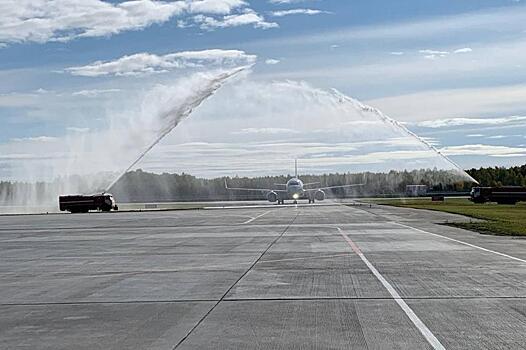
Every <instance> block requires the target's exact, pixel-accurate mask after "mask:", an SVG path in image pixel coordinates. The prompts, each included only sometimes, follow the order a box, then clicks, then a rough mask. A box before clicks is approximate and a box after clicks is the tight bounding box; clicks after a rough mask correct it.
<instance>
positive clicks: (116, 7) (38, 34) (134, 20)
mask: <svg viewBox="0 0 526 350" xmlns="http://www.w3.org/2000/svg"><path fill="white" fill-rule="evenodd" d="M186 7H187V3H186V2H184V1H174V2H165V1H152V0H136V1H123V2H120V3H117V4H112V3H109V2H105V1H100V0H55V1H47V0H6V1H2V2H1V3H0V42H24V41H30V42H40V43H43V42H46V41H68V40H71V39H73V38H77V37H96V36H105V35H111V34H116V33H119V32H122V31H126V30H138V29H142V28H145V27H147V26H150V25H151V24H154V23H162V22H166V21H168V20H169V19H170V18H171V17H173V16H175V15H178V14H180V13H182V12H183V11H184V10H185V9H186Z"/></svg>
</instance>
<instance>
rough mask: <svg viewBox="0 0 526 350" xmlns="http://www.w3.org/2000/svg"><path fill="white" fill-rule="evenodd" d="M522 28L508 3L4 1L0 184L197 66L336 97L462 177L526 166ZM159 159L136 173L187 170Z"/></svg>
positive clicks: (516, 7) (520, 16)
mask: <svg viewBox="0 0 526 350" xmlns="http://www.w3.org/2000/svg"><path fill="white" fill-rule="evenodd" d="M525 23H526V5H524V4H523V3H522V2H521V1H514V0H487V1H481V0H477V1H471V0H463V1H436V0H435V1H427V0H414V1H411V0H408V1H388V0H373V1H371V0H369V1H361V0H359V1H342V0H312V1H309V0H305V1H301V0H296V1H294V0H292V1H291V0H289V1H287V0H274V1H272V0H259V1H248V0H245V1H242V0H187V1H185V0H181V1H150V0H139V1H100V0H56V1H46V0H34V1H14V0H13V1H9V0H8V1H4V2H2V4H0V82H1V83H0V125H1V129H0V157H2V158H1V159H0V176H1V177H5V178H17V176H18V175H17V172H15V171H14V170H13V169H20V167H18V166H16V164H19V163H21V162H28V161H29V160H30V159H33V158H42V155H41V154H39V153H38V151H42V150H43V149H48V148H49V152H50V153H53V152H55V153H53V154H57V151H56V149H57V148H59V147H58V145H55V148H53V147H52V144H53V143H55V144H60V143H61V142H63V141H61V140H64V138H68V137H69V138H71V135H77V134H82V133H87V132H96V131H100V130H102V129H104V128H107V127H108V125H109V124H110V122H109V121H110V120H113V119H114V118H115V115H118V114H119V113H121V112H122V111H123V110H128V109H129V108H130V104H131V102H132V101H134V100H137V101H138V100H140V99H141V96H144V95H145V94H147V93H148V91H149V90H150V89H151V88H152V87H154V86H155V85H156V84H170V82H171V81H175V80H177V79H179V77H180V76H184V75H185V74H187V73H188V72H190V71H192V70H194V68H195V63H198V65H199V66H200V67H201V68H203V67H204V68H206V69H208V68H209V66H210V68H218V67H224V66H232V65H236V64H247V63H250V64H251V63H255V65H254V67H253V68H252V73H251V74H250V78H249V79H250V80H251V81H253V82H273V81H285V80H293V81H304V82H306V83H308V84H310V86H312V87H315V88H321V89H330V88H336V89H338V90H339V91H341V92H343V93H345V94H347V95H349V96H352V97H354V98H357V99H359V100H361V101H364V102H366V103H368V104H369V105H372V106H375V107H377V108H379V109H381V110H382V111H383V112H385V113H386V114H388V115H390V116H391V117H393V118H395V119H397V120H399V121H401V122H403V123H404V124H405V125H406V126H407V127H408V128H409V129H410V130H412V131H414V132H416V133H417V134H419V135H421V136H423V137H425V138H427V139H428V140H429V141H430V142H432V143H433V144H434V145H435V146H436V147H437V148H438V149H440V150H441V151H442V152H443V153H444V154H447V155H448V156H450V157H451V158H452V159H453V160H454V161H456V162H457V163H459V164H460V165H461V166H462V167H464V168H470V167H478V166H493V165H516V164H524V163H525V160H526V138H525V135H526V118H525V117H523V116H526V103H525V102H526V83H525V80H526V62H524V57H525V54H526V25H525ZM212 49H214V50H215V51H213V52H212V51H211V50H212ZM189 52H190V53H191V52H199V55H198V57H196V56H195V54H193V55H192V54H189ZM181 53H183V54H181ZM126 57H127V58H126ZM130 57H131V58H130ZM226 98H227V99H228V97H226ZM267 103H268V101H267ZM138 104H140V103H138ZM143 104H144V103H143ZM211 106H214V103H212V104H211ZM215 106H219V105H218V104H215ZM137 108H140V106H138V107H137ZM218 108H221V107H218ZM203 113H204V112H203ZM196 119H198V118H196ZM261 127H262V128H263V127H264V126H261ZM188 128H191V125H190V126H188ZM266 129H268V127H267V128H266ZM180 133H181V131H179V134H180ZM172 138H173V137H172ZM193 141H195V140H193ZM201 141H202V140H201ZM174 142H175V141H174ZM169 144H170V142H168V143H167V144H165V145H164V146H163V147H168V146H169ZM22 150H23V151H22ZM33 156H34V157H33ZM61 156H62V157H64V155H61ZM50 157H51V158H53V157H52V156H50ZM159 157H161V158H162V156H161V153H158V154H157V158H155V157H154V158H155V159H156V160H155V162H154V161H153V160H150V161H151V162H153V163H155V164H156V165H155V166H150V167H149V166H148V163H147V162H146V163H145V164H142V166H143V167H144V168H146V169H148V168H150V169H152V170H155V171H162V170H168V171H172V170H178V171H184V170H185V169H184V168H175V169H174V167H173V166H172V165H170V163H163V161H162V159H161V158H159ZM152 159H153V158H152ZM153 163H152V164H153ZM163 164H165V165H163ZM337 169H338V170H342V169H344V168H342V167H338V168H337ZM202 175H205V176H206V175H207V174H202ZM214 175H217V174H214ZM225 175H228V174H225Z"/></svg>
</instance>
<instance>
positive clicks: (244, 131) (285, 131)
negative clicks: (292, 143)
mask: <svg viewBox="0 0 526 350" xmlns="http://www.w3.org/2000/svg"><path fill="white" fill-rule="evenodd" d="M297 133H299V131H297V130H294V129H286V128H245V129H242V130H240V131H234V132H232V134H269V135H276V134H297Z"/></svg>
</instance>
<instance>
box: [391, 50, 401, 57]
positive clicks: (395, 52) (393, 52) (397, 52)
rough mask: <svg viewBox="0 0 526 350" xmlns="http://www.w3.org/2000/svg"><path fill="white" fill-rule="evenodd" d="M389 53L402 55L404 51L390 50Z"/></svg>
mask: <svg viewBox="0 0 526 350" xmlns="http://www.w3.org/2000/svg"><path fill="white" fill-rule="evenodd" d="M389 54H390V55H393V56H402V55H403V54H404V52H402V51H392V52H390V53H389Z"/></svg>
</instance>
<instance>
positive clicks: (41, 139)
mask: <svg viewBox="0 0 526 350" xmlns="http://www.w3.org/2000/svg"><path fill="white" fill-rule="evenodd" d="M57 140H58V138H56V137H53V136H36V137H21V138H19V137H16V138H13V139H11V141H14V142H55V141H57Z"/></svg>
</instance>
